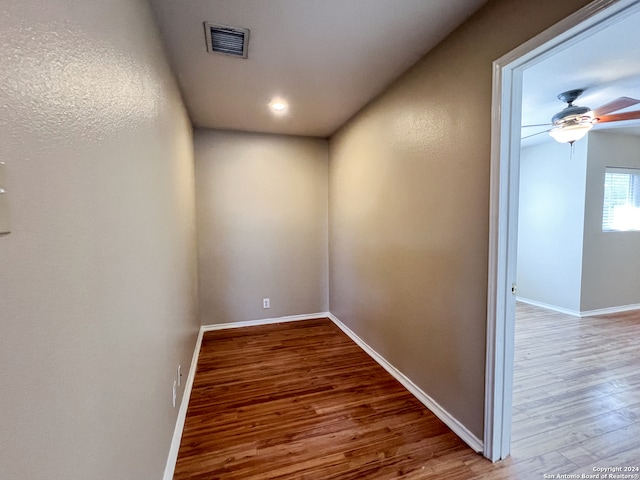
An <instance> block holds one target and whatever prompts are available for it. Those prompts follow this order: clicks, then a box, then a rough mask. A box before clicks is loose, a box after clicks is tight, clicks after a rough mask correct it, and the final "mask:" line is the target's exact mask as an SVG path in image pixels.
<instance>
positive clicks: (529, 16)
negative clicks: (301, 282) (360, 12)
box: [329, 0, 588, 438]
mask: <svg viewBox="0 0 640 480" xmlns="http://www.w3.org/2000/svg"><path fill="white" fill-rule="evenodd" d="M587 3H588V1H587V0H567V1H563V2H557V1H551V0H543V1H538V2H530V1H527V0H495V1H490V2H489V3H488V4H487V5H486V6H485V7H483V8H482V9H480V10H479V11H478V12H477V13H476V14H475V15H474V16H472V17H471V18H470V19H469V20H468V21H467V22H465V23H464V24H463V25H462V26H461V27H460V28H458V29H457V30H456V31H455V32H454V33H453V34H452V35H450V36H449V37H447V39H445V40H444V41H443V42H442V43H441V44H440V45H439V46H438V47H436V48H435V49H434V50H433V51H431V52H430V53H428V54H427V55H426V57H424V58H423V59H422V60H421V61H420V62H418V63H417V64H416V65H415V66H414V67H413V68H412V69H411V70H409V72H407V73H406V74H405V75H404V76H403V77H401V78H400V79H399V80H398V81H397V82H396V83H395V84H394V85H392V86H391V88H389V89H388V90H387V91H386V92H385V93H384V94H383V95H381V96H380V97H379V98H378V99H377V100H376V101H374V102H373V103H371V104H370V105H369V106H368V107H367V108H365V109H364V110H363V111H362V112H361V113H360V114H359V115H357V116H356V117H355V118H354V119H353V120H352V121H350V123H348V124H347V125H346V126H345V127H344V128H342V129H341V130H340V131H339V132H338V133H337V134H336V135H335V136H334V137H332V138H331V141H330V167H329V169H330V173H329V176H330V189H329V219H330V237H329V251H330V253H331V255H330V270H329V271H330V299H331V312H332V313H334V314H335V315H336V316H337V317H338V318H340V319H341V320H342V321H343V322H345V323H346V324H347V325H348V326H349V327H350V328H351V329H352V330H354V331H355V332H356V333H357V334H358V335H360V337H362V338H363V339H364V340H365V341H366V342H367V343H368V344H369V345H371V346H372V347H373V348H374V349H376V350H377V351H378V352H379V353H381V354H382V355H383V356H384V357H385V358H387V359H388V360H389V361H390V362H391V363H392V364H393V365H395V366H396V367H397V368H398V369H399V370H401V371H402V372H403V373H404V374H406V375H407V376H408V377H409V378H411V379H412V380H413V381H414V382H415V383H416V384H417V385H418V386H419V387H421V388H422V389H423V390H424V391H425V392H426V393H427V394H429V395H430V396H431V397H432V398H434V399H435V400H436V401H437V402H438V403H440V404H441V405H442V406H443V407H444V408H445V409H446V410H448V411H449V412H450V413H451V414H452V415H454V416H455V417H456V418H457V419H458V420H460V421H461V422H462V423H463V424H464V425H466V427H467V428H468V429H469V430H470V431H471V432H473V433H474V434H476V435H477V436H478V437H480V438H482V434H483V410H484V405H483V404H484V364H485V326H486V309H487V249H488V238H489V169H490V137H491V135H490V120H491V65H492V62H493V61H494V60H495V59H497V58H499V57H500V56H502V55H503V54H505V53H507V52H508V51H510V50H512V49H513V48H515V47H517V46H518V45H520V44H521V43H523V42H524V41H525V40H527V39H529V38H530V37H532V36H534V35H535V34H537V33H539V32H541V31H542V30H544V29H545V28H547V27H548V26H550V25H552V24H553V23H555V22H556V21H558V20H560V19H562V18H563V17H565V16H567V15H568V14H569V13H571V12H573V11H575V10H577V9H578V8H579V7H581V6H583V5H585V4H587Z"/></svg>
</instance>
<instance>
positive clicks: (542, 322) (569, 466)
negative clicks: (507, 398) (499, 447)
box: [511, 303, 640, 474]
mask: <svg viewBox="0 0 640 480" xmlns="http://www.w3.org/2000/svg"><path fill="white" fill-rule="evenodd" d="M639 339H640V311H638V310H635V311H630V312H624V313H618V314H613V315H602V316H597V317H585V318H577V317H572V316H570V315H564V314H561V313H556V312H552V311H549V310H545V309H542V308H538V307H534V306H531V305H527V304H522V303H519V304H518V306H517V321H516V349H515V351H516V357H515V372H514V394H513V407H514V408H513V410H514V415H513V427H512V432H513V435H512V444H511V452H512V457H513V459H512V460H513V461H516V462H523V461H527V460H530V459H533V458H536V457H545V458H553V459H555V461H557V462H559V465H558V473H578V474H581V473H593V467H598V466H606V465H611V466H636V467H638V466H640V348H639V346H638V340H639ZM634 473H640V472H634Z"/></svg>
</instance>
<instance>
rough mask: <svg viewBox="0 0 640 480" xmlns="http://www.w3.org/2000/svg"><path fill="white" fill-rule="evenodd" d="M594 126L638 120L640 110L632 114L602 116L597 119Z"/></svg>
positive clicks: (639, 118)
mask: <svg viewBox="0 0 640 480" xmlns="http://www.w3.org/2000/svg"><path fill="white" fill-rule="evenodd" d="M596 120H597V121H596V124H598V123H606V122H622V121H624V120H640V110H634V111H633V112H625V113H614V114H611V115H603V116H602V117H597V119H596Z"/></svg>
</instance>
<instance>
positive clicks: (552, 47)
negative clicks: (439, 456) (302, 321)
mask: <svg viewBox="0 0 640 480" xmlns="http://www.w3.org/2000/svg"><path fill="white" fill-rule="evenodd" d="M638 11H640V0H595V1H593V2H591V3H590V4H589V5H587V6H586V7H584V8H582V9H581V10H579V11H577V12H575V13H574V14H572V15H571V16H569V17H567V18H566V19H564V20H562V21H561V22H559V23H557V24H556V25H554V26H552V27H551V28H549V29H547V30H545V31H544V32H542V33H541V34H540V35H538V36H536V37H534V38H532V39H531V40H529V41H528V42H526V43H524V44H523V45H521V46H520V47H518V48H516V49H515V50H513V51H511V52H509V53H508V54H506V55H504V56H503V57H501V58H499V59H498V60H496V61H495V62H494V63H493V92H492V95H493V96H492V108H491V193H490V207H489V213H490V217H489V282H488V304H487V353H486V369H485V372H486V374H485V415H484V455H485V456H486V457H487V458H489V459H490V460H492V461H497V460H501V459H504V458H506V457H507V456H509V452H510V446H511V445H510V444H511V400H512V394H513V353H514V352H513V350H514V323H515V295H514V294H513V293H512V286H514V285H515V282H516V253H517V237H518V194H519V191H518V190H519V167H520V117H521V113H522V73H523V72H524V70H526V69H527V68H529V67H531V66H533V65H535V64H537V63H538V62H540V61H542V60H544V59H546V58H549V57H550V56H552V55H554V54H555V53H557V52H559V51H561V50H563V49H564V48H566V47H568V46H570V45H573V44H575V43H577V42H580V41H581V40H583V39H585V38H587V37H589V36H591V35H593V34H594V33H596V32H598V31H600V30H602V29H604V28H606V27H608V26H610V25H612V24H614V23H616V22H618V21H619V20H621V19H622V18H624V17H626V16H627V15H629V14H630V13H635V12H638ZM621 41H622V39H621Z"/></svg>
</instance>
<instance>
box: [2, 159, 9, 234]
mask: <svg viewBox="0 0 640 480" xmlns="http://www.w3.org/2000/svg"><path fill="white" fill-rule="evenodd" d="M6 170H7V166H6V164H5V163H4V162H0V235H1V234H4V233H11V224H10V222H9V187H8V186H7V173H6Z"/></svg>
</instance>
